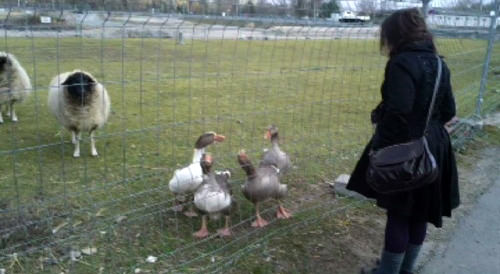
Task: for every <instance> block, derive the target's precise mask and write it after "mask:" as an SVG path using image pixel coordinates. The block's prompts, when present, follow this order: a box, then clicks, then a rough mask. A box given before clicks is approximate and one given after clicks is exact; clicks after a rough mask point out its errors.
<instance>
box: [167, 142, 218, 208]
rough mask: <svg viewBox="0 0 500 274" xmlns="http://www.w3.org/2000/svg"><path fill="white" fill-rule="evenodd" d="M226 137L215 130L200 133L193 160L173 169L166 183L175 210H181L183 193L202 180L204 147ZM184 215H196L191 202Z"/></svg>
mask: <svg viewBox="0 0 500 274" xmlns="http://www.w3.org/2000/svg"><path fill="white" fill-rule="evenodd" d="M225 138H226V137H224V136H223V135H218V134H217V133H215V132H207V133H204V134H202V135H201V136H200V137H199V138H198V140H197V141H196V143H195V146H194V154H193V160H192V162H191V164H189V165H188V166H186V167H184V168H180V169H177V170H175V171H174V175H173V176H172V179H170V182H169V184H168V187H169V189H170V191H172V192H173V193H174V194H175V196H176V197H175V205H176V206H175V207H174V210H175V211H182V209H183V206H182V204H181V202H183V201H185V197H184V195H190V194H192V193H194V192H195V191H196V189H197V188H198V187H199V186H200V185H201V183H202V182H203V171H202V169H201V166H200V161H201V158H202V157H203V154H205V148H206V147H207V146H209V145H211V144H213V143H215V142H222V141H224V139H225ZM184 214H185V215H186V216H189V217H193V216H197V214H196V212H194V210H193V206H192V204H191V206H190V209H189V210H188V211H186V212H184Z"/></svg>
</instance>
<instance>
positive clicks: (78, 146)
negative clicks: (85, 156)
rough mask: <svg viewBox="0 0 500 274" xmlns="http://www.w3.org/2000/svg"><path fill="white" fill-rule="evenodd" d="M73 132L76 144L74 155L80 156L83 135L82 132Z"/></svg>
mask: <svg viewBox="0 0 500 274" xmlns="http://www.w3.org/2000/svg"><path fill="white" fill-rule="evenodd" d="M72 133H73V140H74V144H75V151H74V152H73V157H75V158H78V157H80V139H81V137H82V133H81V132H74V131H73V132H72Z"/></svg>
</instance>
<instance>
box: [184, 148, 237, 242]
mask: <svg viewBox="0 0 500 274" xmlns="http://www.w3.org/2000/svg"><path fill="white" fill-rule="evenodd" d="M212 165H213V160H212V156H210V155H206V154H205V155H203V157H202V159H201V162H200V166H201V169H202V170H203V182H202V184H201V186H200V187H199V188H198V189H197V190H196V193H195V194H194V204H195V206H196V208H197V209H198V211H199V212H200V214H201V228H200V230H199V231H198V232H196V233H194V234H193V236H195V237H197V238H204V237H207V236H208V235H209V232H208V229H207V215H209V216H210V219H212V218H213V219H218V217H219V215H220V214H221V213H222V214H223V215H224V217H225V219H226V220H225V221H226V222H225V226H224V228H223V229H219V230H218V231H217V232H218V234H219V235H220V236H222V237H226V236H231V230H230V229H229V223H230V214H231V209H232V205H233V198H232V191H231V186H230V185H229V182H228V180H229V178H230V177H231V173H230V172H229V171H224V172H220V173H217V174H215V173H214V172H213V171H212V170H211V168H212Z"/></svg>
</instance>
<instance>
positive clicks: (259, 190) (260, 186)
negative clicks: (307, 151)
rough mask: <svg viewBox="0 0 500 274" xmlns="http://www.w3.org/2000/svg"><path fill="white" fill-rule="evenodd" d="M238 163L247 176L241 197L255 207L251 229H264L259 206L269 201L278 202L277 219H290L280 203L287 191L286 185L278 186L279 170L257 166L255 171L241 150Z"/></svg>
mask: <svg viewBox="0 0 500 274" xmlns="http://www.w3.org/2000/svg"><path fill="white" fill-rule="evenodd" d="M238 162H239V164H240V166H241V168H242V169H243V170H244V171H245V173H246V175H247V180H246V182H245V184H244V185H243V187H242V192H243V195H244V196H245V198H247V200H249V201H251V202H252V203H253V204H254V205H255V212H256V214H255V215H256V220H255V221H254V222H253V223H252V227H264V226H266V225H267V224H268V222H267V221H266V220H264V219H263V218H262V217H261V216H260V210H259V204H260V203H262V202H264V201H266V200H269V199H276V200H277V201H278V204H279V206H278V211H277V213H276V217H277V218H279V219H287V218H290V217H292V215H291V214H290V213H289V211H288V210H287V209H285V208H284V207H283V205H282V203H281V200H282V199H283V198H285V196H286V194H287V191H288V189H287V185H285V184H280V180H279V169H278V168H277V167H276V166H275V165H269V166H259V167H258V168H257V169H256V168H255V167H254V166H253V164H252V162H251V161H250V159H249V158H248V156H247V154H246V152H245V151H244V150H241V151H240V153H239V154H238Z"/></svg>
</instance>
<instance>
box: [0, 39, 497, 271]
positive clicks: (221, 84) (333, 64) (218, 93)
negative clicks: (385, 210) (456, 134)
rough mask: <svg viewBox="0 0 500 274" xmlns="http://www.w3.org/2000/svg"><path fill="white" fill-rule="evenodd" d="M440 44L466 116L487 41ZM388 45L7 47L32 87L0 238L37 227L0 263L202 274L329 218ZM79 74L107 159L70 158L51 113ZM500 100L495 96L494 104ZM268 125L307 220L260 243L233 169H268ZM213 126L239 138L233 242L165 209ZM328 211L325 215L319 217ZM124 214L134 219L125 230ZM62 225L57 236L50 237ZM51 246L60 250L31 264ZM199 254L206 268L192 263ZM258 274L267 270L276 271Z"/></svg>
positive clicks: (361, 138)
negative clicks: (102, 104)
mask: <svg viewBox="0 0 500 274" xmlns="http://www.w3.org/2000/svg"><path fill="white" fill-rule="evenodd" d="M438 44H439V49H440V51H441V53H442V54H443V55H445V56H447V57H448V58H447V63H448V65H449V67H450V68H451V70H452V77H453V79H452V81H453V87H454V90H455V95H456V99H457V102H458V107H459V113H460V115H461V116H465V115H468V114H470V113H472V111H473V110H474V107H475V100H476V96H477V86H478V81H479V79H480V73H481V69H482V66H481V64H482V61H483V58H484V49H485V46H486V43H485V42H484V41H478V40H455V39H440V40H439V41H438ZM377 45H378V44H377V41H375V40H356V39H349V40H348V39H345V40H331V41H312V40H286V41H274V40H270V41H242V40H235V41H232V40H210V41H186V44H185V45H176V44H175V42H174V41H172V40H168V39H144V40H141V39H125V40H123V41H122V40H120V39H104V40H98V39H83V38H60V39H49V38H33V39H31V38H8V39H7V40H3V38H2V40H0V47H1V49H2V50H5V51H9V52H12V53H13V54H15V55H16V56H17V57H18V59H19V60H20V61H21V63H22V64H23V65H24V67H25V68H26V70H27V71H28V73H29V74H30V76H31V78H32V80H33V84H34V86H35V87H36V90H35V92H34V94H32V96H31V97H30V98H29V99H28V100H27V101H25V102H24V103H23V104H20V105H19V106H18V116H19V119H20V122H19V123H17V124H13V123H11V122H10V121H6V123H4V124H3V125H0V163H1V164H0V185H1V186H2V191H1V193H0V201H1V202H2V204H1V206H2V212H1V217H2V219H3V221H1V222H0V229H1V230H2V231H4V229H8V227H10V226H12V225H13V224H15V223H16V222H18V221H19V220H22V221H35V222H36V224H35V225H30V226H29V227H28V229H16V233H14V234H13V236H11V237H8V238H7V239H4V240H2V242H1V244H2V245H1V247H2V251H0V252H1V255H2V259H1V261H0V266H6V265H7V266H8V265H10V262H11V261H13V260H12V259H11V258H10V257H6V256H7V255H8V254H11V253H14V252H18V253H19V254H20V255H19V264H17V263H16V264H13V265H12V266H11V269H10V270H9V272H11V271H12V272H24V271H26V269H32V268H36V269H37V271H38V272H41V271H42V270H43V271H46V272H54V271H56V270H73V271H76V272H82V273H84V272H96V271H99V268H100V267H105V270H104V272H108V271H112V272H121V271H133V269H134V268H135V266H136V265H140V268H141V269H149V268H154V269H155V270H165V269H169V270H173V268H175V267H177V266H179V265H182V264H183V263H184V264H185V266H183V267H182V269H180V271H194V270H200V267H206V266H209V265H210V259H211V257H214V258H215V260H216V261H217V262H219V261H224V258H225V257H226V256H228V255H229V254H232V253H233V252H235V251H238V250H242V248H243V247H245V246H247V245H249V244H251V243H252V241H253V240H255V239H258V238H260V237H263V236H265V235H272V233H273V231H279V229H282V228H286V226H287V225H290V224H295V223H299V222H301V221H304V220H306V219H307V218H308V217H311V216H317V215H318V214H320V213H321V212H324V211H325V207H326V209H329V207H328V206H329V205H332V206H342V205H343V204H344V202H342V201H340V202H338V203H335V204H332V203H333V202H332V201H330V200H331V199H325V198H324V197H323V198H318V197H320V196H321V195H320V194H321V193H323V192H324V190H321V189H320V188H319V186H321V185H322V182H323V181H325V180H330V179H331V178H332V177H333V176H335V175H337V174H339V173H346V172H350V171H351V169H352V167H353V165H354V163H355V162H356V160H357V157H358V156H359V153H360V152H361V150H362V148H363V146H364V144H365V143H366V141H367V139H368V138H369V136H370V134H371V132H372V129H371V125H370V124H369V119H368V117H369V113H370V111H371V109H372V108H373V107H374V106H375V105H376V103H377V101H378V100H379V86H380V83H381V81H382V77H383V68H384V63H385V58H384V57H382V56H381V55H380V54H379V52H378V50H377ZM498 50H499V48H498V46H497V47H496V48H495V52H496V54H494V55H493V56H494V60H493V62H496V63H498V62H500V59H498V57H499V56H500V54H499V53H498ZM76 68H79V69H84V70H87V71H90V72H91V73H93V74H94V75H95V76H96V77H97V78H98V79H99V80H100V81H101V82H103V83H104V84H105V86H106V87H107V89H108V92H109V94H110V96H111V101H112V115H111V117H110V120H109V122H108V124H107V125H106V127H105V128H104V129H102V130H100V131H99V132H98V133H97V135H98V140H97V149H98V151H99V153H100V157H99V158H91V157H90V153H89V150H90V148H89V144H88V139H87V136H85V137H84V142H83V144H82V147H81V150H82V157H81V158H80V159H73V158H72V150H73V147H72V145H71V144H70V143H69V139H70V135H69V134H68V132H66V131H65V130H63V129H61V127H60V126H59V125H58V124H57V122H56V120H55V119H54V117H53V116H52V115H51V114H50V113H49V112H48V110H47V105H46V99H47V86H48V83H49V81H50V79H51V78H52V77H53V76H55V75H57V74H58V73H60V72H64V71H68V70H73V69H76ZM495 81H496V80H495ZM496 83H497V82H490V85H495V84H496ZM499 97H500V96H499V95H498V93H494V92H490V91H488V92H487V93H486V97H485V98H486V102H487V103H488V106H489V105H490V104H491V105H494V103H492V102H498V99H499ZM6 120H7V119H6ZM271 123H275V124H276V125H278V126H279V128H280V133H281V135H282V139H283V148H284V149H285V150H286V151H288V152H289V153H290V154H291V155H292V158H293V162H294V164H295V165H296V169H294V170H293V171H292V173H291V174H290V175H289V176H287V178H286V180H285V181H286V182H287V183H288V184H289V185H290V188H291V190H290V196H291V197H290V198H289V199H288V202H287V205H288V206H290V207H291V208H293V209H294V210H295V212H297V214H296V217H295V218H294V219H293V220H291V221H285V222H279V223H276V224H273V225H272V226H271V228H269V229H266V230H263V231H259V232H254V231H253V230H251V229H250V228H249V222H248V220H249V218H251V216H252V214H253V208H252V206H251V205H250V203H249V202H247V201H246V200H244V198H243V197H242V196H241V194H240V193H239V191H238V189H239V184H241V182H242V181H243V180H244V176H243V173H242V171H241V170H240V169H239V168H238V166H237V163H236V161H235V159H236V154H237V152H238V151H239V149H241V148H245V149H246V150H247V151H248V152H249V154H250V156H251V158H252V159H253V161H254V163H256V162H257V161H258V159H259V156H260V153H261V151H262V148H263V147H266V146H267V145H268V144H267V143H266V142H265V140H264V139H263V134H264V129H265V127H266V126H267V125H269V124H271ZM208 130H215V131H217V132H219V133H221V134H224V135H226V136H227V137H228V139H227V140H226V142H225V143H223V144H220V145H217V146H215V147H211V148H210V149H209V150H210V151H211V152H212V153H213V155H214V157H215V159H216V161H217V168H231V169H232V170H233V175H234V176H233V181H234V184H235V186H234V188H235V190H236V191H235V192H236V196H237V200H238V203H239V208H238V210H237V212H235V214H234V216H233V223H234V224H237V223H239V222H242V224H241V225H240V226H237V227H236V231H237V233H236V236H235V237H234V238H233V239H232V240H220V239H212V240H209V241H205V242H201V243H195V242H193V239H192V237H191V233H192V232H193V231H195V230H196V229H197V228H198V225H199V221H198V220H197V219H196V220H188V219H186V218H184V217H181V216H175V215H173V213H171V212H167V208H168V207H169V206H171V199H172V195H171V194H170V193H169V192H168V188H167V184H168V181H169V179H170V176H171V174H172V171H173V170H174V169H176V168H178V167H180V166H182V165H184V164H186V163H188V162H189V160H190V157H191V153H192V145H193V143H194V141H195V139H196V137H197V136H198V135H199V134H200V133H202V132H204V131H208ZM321 197H322V196H321ZM318 203H324V205H323V206H324V207H320V208H316V206H317V205H318ZM271 205H272V204H268V207H267V208H268V209H269V210H271ZM119 216H126V217H127V218H126V219H125V220H123V221H122V222H119V223H117V222H116V219H117V217H119ZM61 224H65V225H64V226H62V227H61V228H60V229H59V231H58V232H57V233H56V234H52V233H51V232H50V230H51V229H54V228H56V227H58V226H61ZM217 225H221V223H220V222H219V223H216V224H215V225H213V224H211V230H213V229H214V228H215V227H216V226H217ZM101 232H102V233H101ZM254 233H256V234H255V235H254ZM277 233H278V232H277ZM2 234H4V232H2ZM72 237H74V238H72ZM49 244H54V245H50V248H47V249H43V248H42V249H40V250H38V249H36V250H31V251H33V252H31V251H30V253H29V254H24V253H23V252H25V251H26V250H30V248H37V247H39V246H44V247H45V246H49ZM190 244H195V246H193V247H189V245H190ZM89 245H90V246H96V247H97V248H98V253H97V254H96V255H93V256H88V257H84V259H83V260H82V261H81V262H78V263H72V262H71V261H69V260H67V258H66V259H62V260H61V261H59V262H58V264H47V263H45V264H44V263H40V262H43V261H46V260H47V258H51V257H52V255H53V256H54V257H56V258H62V257H64V255H67V254H68V249H69V248H83V247H85V246H89ZM225 245H228V246H226V247H224V246H225ZM183 247H185V248H186V249H185V250H180V249H179V248H183ZM222 247H224V248H223V249H221V250H218V249H219V248H222ZM214 250H218V251H217V252H215V253H214V254H211V253H210V252H212V251H214ZM171 252H174V253H171ZM161 254H163V255H164V257H162V258H161V259H160V261H159V262H158V263H157V264H154V265H151V264H142V262H143V261H144V259H145V258H146V257H147V256H148V255H155V256H158V255H161ZM204 254H210V255H207V257H204V256H203V255H204ZM200 256H201V257H200ZM195 258H200V259H199V260H195V261H192V262H191V261H190V260H192V259H195ZM42 266H43V268H42ZM262 267H263V268H262V270H258V271H256V272H259V271H260V272H267V271H268V270H266V268H265V266H262ZM178 270H179V269H178Z"/></svg>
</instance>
